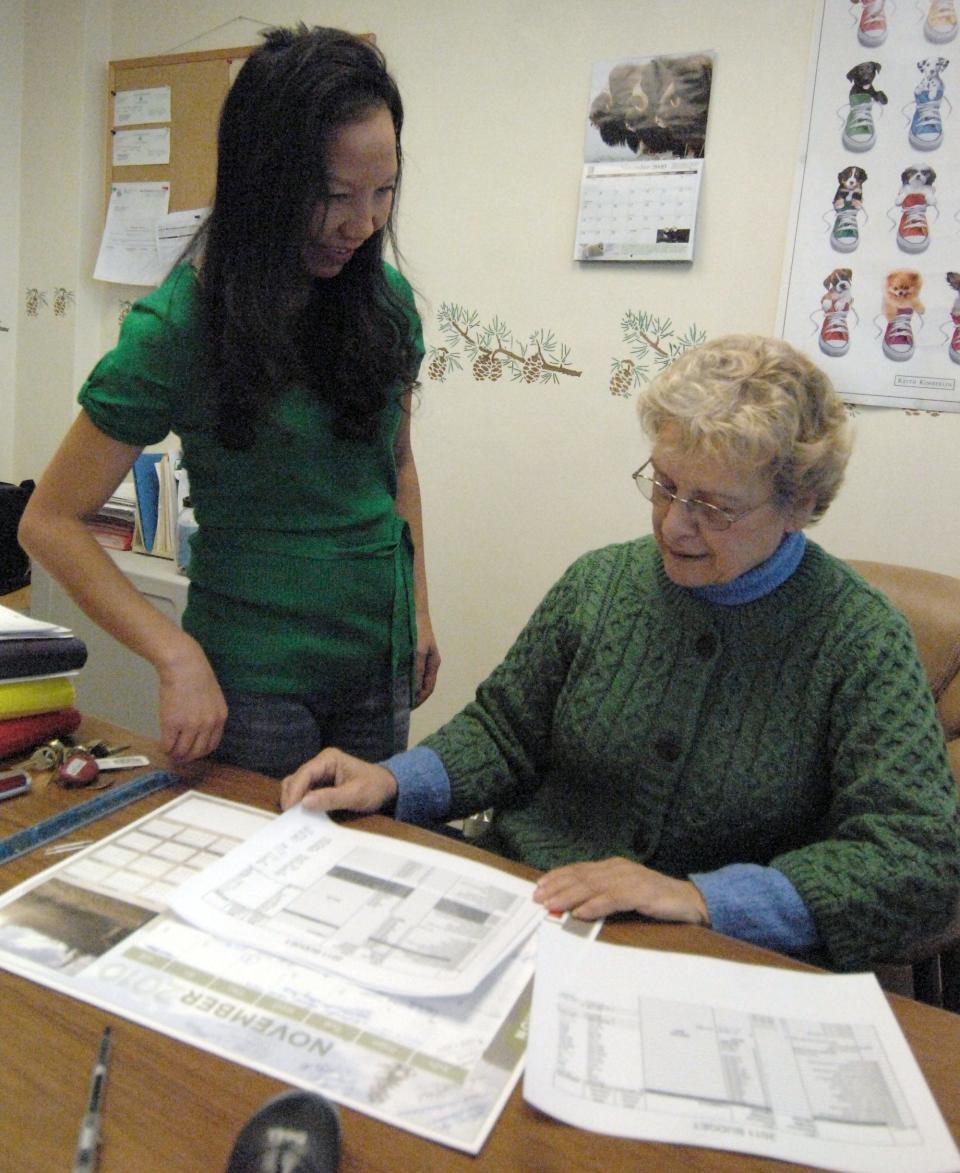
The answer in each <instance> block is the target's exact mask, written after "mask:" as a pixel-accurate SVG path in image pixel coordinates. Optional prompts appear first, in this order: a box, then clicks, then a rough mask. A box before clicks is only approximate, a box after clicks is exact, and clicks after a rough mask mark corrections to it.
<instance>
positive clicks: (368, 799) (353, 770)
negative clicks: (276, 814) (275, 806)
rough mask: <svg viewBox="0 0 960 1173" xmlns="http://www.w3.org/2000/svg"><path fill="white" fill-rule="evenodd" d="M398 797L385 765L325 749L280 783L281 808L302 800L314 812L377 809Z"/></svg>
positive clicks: (338, 750)
mask: <svg viewBox="0 0 960 1173" xmlns="http://www.w3.org/2000/svg"><path fill="white" fill-rule="evenodd" d="M396 796H397V780H396V778H394V776H393V775H392V774H391V773H390V771H389V770H388V769H386V768H385V767H384V766H378V765H376V764H375V763H373V762H365V761H362V760H361V759H360V758H355V757H351V755H350V754H347V753H344V752H343V750H342V749H325V750H322V751H321V752H320V753H318V754H317V756H316V757H315V758H311V759H310V761H308V762H305V763H304V764H303V765H302V766H301V767H300V769H299V770H296V771H295V772H294V773H293V774H289V775H288V776H287V777H286V778H284V780H283V782H281V784H280V805H281V806H282V807H283V809H284V810H287V809H288V808H289V807H291V806H296V804H297V803H298V802H301V801H302V802H303V805H304V808H305V809H306V810H313V811H359V812H362V813H369V812H372V811H378V810H380V808H381V807H383V806H385V805H386V804H387V803H388V802H392V801H393V800H394V799H395V798H396Z"/></svg>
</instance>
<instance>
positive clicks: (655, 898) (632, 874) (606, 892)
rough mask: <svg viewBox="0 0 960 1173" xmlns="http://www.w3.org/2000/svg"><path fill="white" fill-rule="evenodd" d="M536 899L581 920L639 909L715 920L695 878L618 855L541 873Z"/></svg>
mask: <svg viewBox="0 0 960 1173" xmlns="http://www.w3.org/2000/svg"><path fill="white" fill-rule="evenodd" d="M533 898H534V900H536V901H537V903H538V904H542V905H544V907H545V908H547V909H548V910H549V911H550V912H569V913H571V914H572V915H573V916H575V917H577V918H578V919H579V920H598V919H599V918H600V917H604V916H609V915H610V914H611V913H614V912H639V913H640V914H641V915H642V916H649V917H651V918H652V919H654V920H666V921H684V922H686V923H688V924H695V925H708V924H709V923H710V916H709V913H708V912H707V905H706V902H705V901H704V899H703V896H702V895H701V892H700V889H699V888H697V886H696V885H695V884H693V883H691V881H690V880H677V879H674V877H673V876H665V875H664V874H663V873H662V872H655V871H653V870H652V869H651V868H646V867H644V866H643V864H639V863H633V862H632V861H631V860H629V859H623V858H621V857H619V856H615V857H613V858H612V859H604V860H599V861H596V862H584V863H575V864H569V865H568V866H566V867H562V868H554V869H553V871H549V872H547V873H546V875H544V876H541V877H540V880H539V882H538V883H537V886H536V888H535V889H534V893H533Z"/></svg>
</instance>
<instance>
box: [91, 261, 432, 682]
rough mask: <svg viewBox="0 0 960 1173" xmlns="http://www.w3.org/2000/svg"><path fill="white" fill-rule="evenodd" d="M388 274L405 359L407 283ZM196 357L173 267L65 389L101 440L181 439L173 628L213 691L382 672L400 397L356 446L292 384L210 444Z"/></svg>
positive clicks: (398, 584) (179, 276) (398, 617)
mask: <svg viewBox="0 0 960 1173" xmlns="http://www.w3.org/2000/svg"><path fill="white" fill-rule="evenodd" d="M386 272H387V277H388V280H389V281H390V283H391V285H392V287H393V288H394V290H395V291H397V292H398V293H400V294H401V296H402V297H403V299H404V301H405V302H406V303H407V304H408V306H409V312H408V316H409V322H410V332H411V337H412V339H413V340H414V343H415V346H416V350H417V355H418V361H419V358H421V357H422V355H423V341H422V335H421V329H420V320H419V318H418V316H417V313H416V310H415V309H414V305H413V296H412V293H411V291H410V287H409V285H408V284H407V282H406V281H405V280H404V279H403V277H402V276H401V275H400V274H399V273H398V272H397V271H396V270H395V269H393V268H392V267H391V266H389V265H388V266H386ZM198 353H199V331H198V299H197V278H196V274H195V272H194V270H193V269H192V268H191V267H190V266H189V265H178V266H177V267H176V268H174V270H173V271H172V272H171V274H170V276H169V277H168V278H167V279H166V281H164V283H163V284H162V285H161V286H160V287H159V288H157V289H155V290H153V291H152V292H151V293H149V294H148V295H147V296H146V297H144V298H142V299H140V300H139V301H137V302H136V303H135V304H134V305H133V307H132V309H131V310H130V312H129V313H128V314H127V316H126V318H125V319H124V322H123V326H122V328H121V332H120V338H119V340H118V343H117V346H116V348H115V349H114V350H112V351H111V352H110V353H109V354H107V355H106V356H105V357H104V358H102V359H101V360H100V362H99V363H98V364H97V366H96V367H95V368H94V370H93V372H92V373H91V375H90V377H89V378H88V379H87V381H86V383H85V384H84V385H83V387H82V388H81V390H80V395H79V399H80V404H81V406H82V407H83V408H84V410H85V411H86V412H87V414H88V415H89V416H90V418H91V420H92V421H93V423H94V424H95V425H96V426H97V427H98V428H99V429H100V430H101V431H102V432H104V433H105V434H106V435H108V436H110V437H112V438H113V439H116V440H119V441H121V442H123V443H126V444H133V445H136V446H144V445H147V444H155V443H158V442H160V441H161V440H163V439H164V437H165V436H166V435H167V434H168V433H169V432H171V431H172V432H174V433H176V435H177V436H178V437H179V439H180V443H181V445H182V448H183V462H184V466H185V467H186V469H187V472H188V474H189V477H190V494H191V500H192V503H193V506H194V511H195V515H196V519H197V524H198V527H199V528H198V532H197V533H196V534H195V535H194V537H193V539H192V540H191V550H190V568H189V575H190V590H189V596H188V603H187V608H186V611H185V613H184V617H183V626H184V628H185V629H186V630H188V631H189V632H190V633H191V634H192V635H194V636H195V638H196V639H197V640H198V641H199V642H200V644H201V645H202V647H203V648H204V650H205V652H206V653H207V656H208V658H209V659H210V662H211V664H212V666H213V668H214V671H215V672H216V673H217V677H218V679H219V680H220V683H221V685H222V686H223V687H225V688H236V689H242V690H245V691H250V692H264V693H287V694H290V693H299V694H314V695H318V696H320V697H321V698H323V697H328V698H332V697H333V696H337V697H343V696H349V695H350V693H351V692H357V691H361V690H365V689H369V688H370V686H371V683H373V682H375V681H376V680H378V679H383V680H386V679H387V678H388V672H390V671H391V670H392V671H393V672H394V673H396V672H397V671H398V670H400V669H402V668H405V667H406V666H407V665H408V664H409V663H410V660H411V657H412V651H413V647H414V645H415V640H416V635H415V619H414V611H413V587H412V548H411V544H410V538H409V533H408V531H407V527H406V524H405V523H404V522H403V521H401V520H400V519H399V518H398V517H397V515H396V511H395V499H396V492H397V468H396V459H395V455H394V442H395V439H396V434H397V428H398V425H399V422H400V413H401V410H402V408H401V406H400V404H399V402H398V401H397V400H396V397H393V398H392V399H391V401H390V403H389V404H388V406H387V407H386V408H384V410H383V411H382V413H381V419H380V424H379V430H378V434H377V436H376V438H375V440H374V441H373V442H372V443H364V442H362V441H357V440H351V439H347V438H343V437H340V436H337V435H335V433H334V429H333V426H332V413H331V411H330V408H329V406H328V405H326V404H324V403H321V402H318V400H317V398H316V396H315V395H312V394H311V393H310V392H309V391H308V390H306V389H305V388H303V387H297V386H294V387H291V388H290V389H289V390H288V391H286V392H285V393H283V394H282V395H281V396H280V397H279V398H278V400H277V401H276V403H275V404H274V405H273V407H272V408H271V410H270V412H269V413H268V416H267V418H266V419H265V420H264V421H263V422H262V423H260V424H258V426H257V429H256V433H255V435H254V437H253V442H252V444H251V446H250V447H249V448H246V449H243V450H241V451H232V450H230V449H227V448H225V447H224V446H223V445H222V444H220V443H219V441H218V440H217V438H216V435H215V432H214V427H213V413H212V397H211V396H210V395H208V394H207V393H206V388H205V387H204V386H203V384H202V382H201V380H200V376H199V374H198V372H199V371H200V364H199V362H198V361H197V358H198ZM415 373H416V372H415V371H414V372H412V374H413V375H415ZM399 389H400V388H399V386H398V388H397V390H398V392H399Z"/></svg>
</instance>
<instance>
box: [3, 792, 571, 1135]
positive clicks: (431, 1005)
mask: <svg viewBox="0 0 960 1173" xmlns="http://www.w3.org/2000/svg"><path fill="white" fill-rule="evenodd" d="M233 851H236V855H235V857H234V858H231V853H232V852H233ZM324 869H325V870H324ZM207 872H209V876H208V875H207ZM181 886H182V887H181ZM532 891H533V885H532V884H531V883H529V882H528V881H525V880H518V879H516V878H515V877H513V876H510V875H508V874H506V873H504V872H501V871H499V870H498V869H496V868H490V867H486V866H484V865H481V864H476V863H474V862H473V861H470V860H465V859H461V858H460V857H457V856H454V855H451V854H449V853H447V852H443V851H431V850H428V849H426V848H422V847H418V846H416V845H414V844H409V843H404V842H402V841H401V840H398V839H393V838H387V837H385V836H379V835H371V834H369V833H366V832H363V831H355V830H351V829H350V828H349V827H344V826H340V825H338V824H336V823H333V822H332V821H331V820H329V819H328V818H326V817H325V816H322V815H306V814H304V812H302V811H299V810H294V811H288V812H287V813H286V814H285V815H283V816H281V817H279V818H277V817H276V816H272V815H269V814H267V813H266V812H264V811H260V810H255V809H252V808H250V807H245V806H241V805H239V804H237V803H231V802H226V801H225V800H223V799H216V798H212V797H210V796H207V795H201V794H199V793H188V794H184V795H182V796H181V797H179V798H177V799H174V800H173V802H170V803H168V804H166V805H165V806H163V807H160V808H159V809H158V810H156V811H153V812H152V813H151V814H148V815H146V816H144V817H143V818H142V819H140V820H139V821H137V822H135V823H133V824H131V825H130V826H129V827H127V828H125V829H124V830H122V831H118V832H117V833H116V834H114V835H111V836H110V837H108V838H107V839H104V840H102V841H101V842H99V843H96V844H94V845H93V846H91V847H90V848H87V849H86V850H85V851H82V852H79V853H78V854H77V855H76V856H74V857H72V858H71V859H69V860H67V861H65V862H63V863H62V864H60V865H58V866H56V867H54V868H51V869H49V870H48V871H46V872H44V873H42V874H41V875H40V876H37V877H35V878H34V879H32V880H29V881H27V882H26V883H25V884H21V885H20V886H19V887H17V888H15V889H13V890H12V891H11V892H8V893H6V894H5V895H4V896H3V897H0V966H2V967H3V968H5V969H9V970H11V971H13V972H15V973H19V974H22V975H23V976H25V977H28V978H31V979H32V980H34V981H37V982H39V983H41V984H43V985H46V986H50V987H51V988H53V989H56V990H59V991H61V992H62V993H65V994H69V995H71V996H73V997H76V998H79V999H81V1000H83V1001H86V1002H91V1003H93V1004H94V1005H97V1006H102V1007H104V1008H105V1009H108V1010H110V1011H112V1012H114V1013H117V1014H121V1015H124V1016H125V1017H127V1018H130V1019H132V1020H133V1021H135V1022H139V1023H141V1024H143V1025H145V1026H148V1027H151V1028H153V1029H154V1030H158V1031H161V1032H162V1033H164V1034H167V1035H170V1036H172V1037H174V1038H178V1039H182V1040H183V1041H185V1042H188V1043H191V1044H192V1045H194V1046H197V1047H201V1048H204V1049H205V1050H208V1051H211V1052H213V1053H214V1054H217V1055H220V1056H222V1057H224V1058H227V1059H231V1060H233V1061H235V1062H237V1063H242V1064H244V1065H246V1066H249V1067H252V1068H254V1069H256V1070H258V1071H262V1072H265V1073H266V1074H268V1075H272V1076H273V1077H275V1078H277V1079H280V1080H283V1081H284V1082H287V1083H291V1084H295V1085H299V1086H301V1087H305V1088H308V1089H314V1090H317V1091H320V1092H322V1093H324V1094H326V1095H328V1096H330V1097H331V1098H333V1099H335V1100H337V1101H338V1102H339V1103H341V1104H346V1105H348V1106H349V1107H352V1108H356V1109H357V1110H358V1111H361V1112H366V1113H367V1114H368V1115H371V1116H375V1117H377V1118H378V1119H381V1120H385V1121H387V1122H388V1123H390V1124H392V1125H395V1126H396V1127H398V1128H404V1129H406V1130H408V1131H410V1132H414V1133H416V1134H418V1135H419V1136H422V1137H425V1138H426V1139H428V1140H434V1141H438V1142H440V1143H443V1144H446V1145H449V1146H451V1147H453V1148H456V1149H460V1150H462V1151H464V1152H468V1153H477V1152H479V1151H480V1149H481V1147H482V1145H483V1143H484V1141H485V1139H486V1137H487V1135H488V1134H489V1132H490V1129H491V1128H492V1127H493V1125H494V1124H495V1122H496V1120H497V1117H498V1116H499V1114H500V1112H501V1110H502V1108H503V1106H504V1104H505V1103H506V1101H507V1099H508V1098H509V1096H510V1093H511V1092H512V1090H513V1088H514V1087H515V1086H516V1084H517V1082H518V1080H519V1078H520V1073H521V1070H522V1066H523V1057H524V1049H525V1045H526V1020H527V1013H528V1010H529V1004H530V991H531V986H532V981H533V968H534V960H535V954H536V943H535V936H534V933H533V929H534V927H535V926H536V925H537V924H538V923H542V921H543V917H544V913H543V911H542V909H540V907H539V906H537V905H534V904H533V902H532V900H531V894H532ZM171 903H176V904H177V905H178V906H181V907H184V909H185V911H187V913H188V915H189V916H190V917H191V920H199V921H206V919H207V917H208V915H209V911H210V909H213V910H214V911H216V912H217V914H218V915H221V914H226V915H227V917H228V921H227V922H226V923H227V926H228V927H227V930H226V935H224V936H220V935H218V934H215V933H212V932H210V931H207V930H206V929H203V928H198V927H197V926H196V925H195V924H189V923H187V922H185V921H184V920H182V919H180V918H179V917H178V916H176V915H174V914H173V912H172V911H171V910H170V905H171ZM197 904H200V905H206V906H207V907H206V908H197V907H196V905H197ZM79 911H83V912H84V913H86V914H88V915H84V916H78V912H79ZM93 911H95V913H96V918H95V920H96V924H97V925H99V926H100V930H99V935H97V934H96V933H91V931H90V926H91V923H92V918H91V917H90V915H89V913H90V912H93ZM240 922H244V923H245V925H246V927H245V928H243V929H242V930H241V929H240V928H239V925H240ZM298 922H303V924H299V923H298ZM571 923H572V922H571ZM572 927H573V929H574V930H575V931H580V930H581V929H582V926H577V925H575V924H573V923H572ZM551 928H552V929H553V930H554V931H556V932H562V931H564V929H563V928H562V927H561V926H560V925H551ZM302 930H305V931H302ZM258 935H262V936H261V941H262V944H263V946H264V947H258V946H257V944H256V943H255V942H256V940H257V937H258ZM291 955H292V956H293V957H295V958H296V960H291V959H290V957H291ZM351 957H353V958H355V959H356V970H355V973H356V975H358V976H362V977H364V978H365V979H366V980H367V982H368V983H369V984H364V983H363V982H361V981H358V980H355V976H354V968H353V966H352V965H351V962H350V959H351ZM398 988H403V989H406V990H408V991H413V992H412V993H408V994H403V995H401V994H398V993H394V992H387V991H388V990H395V989H398Z"/></svg>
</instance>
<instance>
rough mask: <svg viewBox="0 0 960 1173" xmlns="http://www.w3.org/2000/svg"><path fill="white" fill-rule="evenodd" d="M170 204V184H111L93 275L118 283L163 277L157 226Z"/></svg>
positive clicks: (154, 281)
mask: <svg viewBox="0 0 960 1173" xmlns="http://www.w3.org/2000/svg"><path fill="white" fill-rule="evenodd" d="M169 206H170V184H169V183H164V182H162V181H157V182H153V183H114V184H112V185H111V187H110V204H109V206H108V208H107V222H106V226H105V227H104V230H103V239H102V241H101V242H100V253H99V255H98V256H97V263H96V266H95V267H94V270H93V275H94V278H95V279H96V280H97V281H115V282H118V283H119V284H121V285H156V284H157V283H158V282H159V281H160V280H161V279H162V277H163V270H162V267H161V264H160V255H159V253H158V251H157V225H158V224H159V222H160V220H161V219H162V218H163V217H164V216H166V214H167V209H168V208H169Z"/></svg>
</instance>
